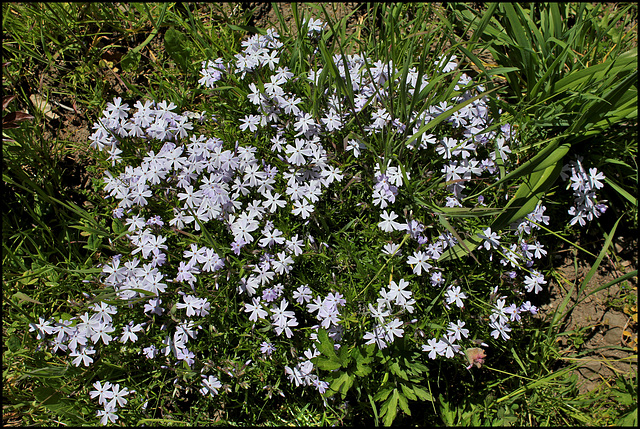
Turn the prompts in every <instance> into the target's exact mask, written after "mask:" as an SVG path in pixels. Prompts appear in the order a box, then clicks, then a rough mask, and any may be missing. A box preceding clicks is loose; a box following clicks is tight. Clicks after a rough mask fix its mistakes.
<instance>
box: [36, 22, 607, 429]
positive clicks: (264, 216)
mask: <svg viewBox="0 0 640 429" xmlns="http://www.w3.org/2000/svg"><path fill="white" fill-rule="evenodd" d="M325 28H326V25H325V24H324V23H323V22H322V21H320V20H313V19H310V20H307V21H306V22H305V23H304V26H303V30H304V31H305V32H306V36H305V43H308V44H310V45H311V46H312V47H313V46H315V45H317V46H320V47H322V45H321V44H322V43H323V42H322V34H323V31H325ZM242 46H243V48H244V49H243V51H242V52H239V53H237V54H235V55H234V56H233V57H231V56H229V57H227V58H215V59H210V60H206V61H204V62H203V63H202V69H201V72H200V76H199V82H198V83H199V85H201V87H203V88H205V89H207V90H208V91H211V94H214V93H215V94H216V95H217V96H218V97H220V99H221V100H222V99H226V102H225V103H222V102H220V103H211V105H210V106H209V107H208V108H207V110H206V111H203V112H201V113H193V112H189V111H185V112H180V111H178V108H177V107H178V106H176V105H175V104H173V103H172V102H171V101H168V100H136V101H128V100H122V99H121V98H116V99H114V100H113V102H110V103H108V104H107V106H106V109H105V110H104V111H103V112H102V117H101V118H100V120H99V121H98V122H97V123H96V124H95V126H94V132H93V134H92V135H91V138H90V140H91V141H90V145H91V147H92V148H94V149H95V150H96V152H97V153H98V154H104V157H103V159H104V160H106V162H107V165H108V171H106V172H105V174H104V188H103V190H104V193H105V195H106V198H105V204H107V205H109V206H110V207H111V209H112V214H113V236H112V237H111V240H110V249H111V252H112V254H111V256H110V257H108V258H107V259H106V260H104V262H103V264H102V265H101V270H102V274H101V275H100V276H99V277H98V278H96V279H95V284H96V285H99V286H97V287H94V288H93V290H91V291H89V290H87V291H86V294H85V299H84V302H85V307H84V309H83V311H82V312H80V313H79V314H76V315H73V316H72V317H70V318H67V319H50V318H49V315H42V316H41V317H40V319H39V322H38V323H34V324H32V326H31V329H32V331H34V335H37V337H38V339H41V340H42V341H43V346H45V347H47V348H48V349H49V350H51V351H52V352H53V353H56V354H60V355H68V358H69V361H70V364H71V365H74V366H76V367H81V368H86V371H88V372H90V373H91V374H92V377H90V385H88V386H87V389H88V392H89V394H90V396H91V398H92V400H93V401H94V403H95V407H96V411H95V413H96V414H95V418H96V421H98V420H99V421H100V423H102V424H108V423H115V422H117V421H118V419H124V421H126V422H136V421H137V422H140V421H143V419H145V418H157V417H162V418H168V416H170V415H171V413H172V411H171V409H169V404H168V403H167V402H164V400H163V399H162V398H163V397H164V396H163V395H169V396H171V397H172V398H182V400H183V401H187V402H188V404H189V406H195V404H197V406H198V409H200V410H204V411H205V412H209V413H211V414H213V411H212V410H217V409H220V408H221V407H222V406H221V404H225V403H227V404H232V403H233V404H236V405H234V407H236V408H241V410H242V412H247V413H248V411H247V408H246V407H249V405H247V401H246V398H247V395H254V394H257V395H259V398H254V399H253V401H254V402H255V403H260V404H262V402H261V401H262V399H263V398H265V399H264V401H276V400H284V401H286V400H294V398H296V397H300V396H301V397H303V398H304V401H305V403H312V404H315V406H318V407H319V408H320V409H322V408H323V407H326V409H328V410H333V408H334V407H335V406H336V404H337V403H339V400H338V399H337V398H338V396H340V397H341V398H342V399H343V400H344V399H345V398H347V397H352V398H355V399H357V401H359V402H361V403H364V404H366V405H364V406H362V407H363V409H364V410H366V412H367V413H368V415H369V416H375V418H376V420H377V419H378V418H381V419H382V420H383V422H384V423H386V424H390V423H391V422H392V421H393V420H394V418H395V417H396V414H397V413H398V411H399V410H402V411H403V412H405V413H407V414H410V413H411V409H410V407H409V401H432V400H433V394H432V392H431V383H432V382H433V368H435V367H434V365H435V364H438V365H443V364H444V365H447V368H450V369H451V370H452V371H464V372H466V371H473V370H474V368H480V367H482V366H483V364H484V361H485V359H486V358H488V356H490V355H491V354H492V353H495V351H496V350H498V349H499V348H500V347H502V345H503V344H505V343H506V342H509V341H510V339H511V336H512V335H515V333H516V332H517V331H518V330H519V329H521V327H522V325H523V324H526V323H528V322H527V320H528V318H530V317H531V315H532V314H535V313H536V312H537V308H536V306H535V305H533V304H532V300H534V298H535V295H536V294H538V293H539V292H541V291H542V290H543V289H544V287H545V285H546V283H547V280H546V279H545V276H544V274H543V273H542V272H541V271H539V270H538V269H536V262H537V261H538V260H540V259H542V258H544V257H545V255H546V254H547V251H546V250H545V247H544V245H543V243H541V242H540V241H539V239H538V235H537V234H538V232H539V231H540V225H548V224H549V221H550V219H549V216H548V214H545V210H546V208H545V205H544V204H543V202H540V203H539V204H538V205H537V206H536V207H535V209H534V210H533V211H532V212H531V213H529V214H527V215H526V216H525V217H523V218H522V219H519V220H517V221H516V222H514V223H512V224H511V225H509V226H508V227H506V228H504V229H502V230H492V229H491V222H490V219H489V218H488V216H491V215H493V214H496V213H499V212H500V208H501V207H503V205H504V202H505V201H506V199H508V198H510V197H511V194H512V193H513V190H512V188H508V187H498V188H496V187H493V188H489V186H490V185H491V184H492V183H494V182H495V181H496V180H497V179H498V178H499V177H501V175H502V176H504V174H505V172H508V171H510V169H511V168H512V167H513V165H514V157H513V156H512V155H513V154H512V149H513V148H516V147H517V146H518V139H517V130H516V127H514V126H512V125H511V124H509V123H504V122H502V121H501V118H500V117H493V115H492V113H491V109H490V107H489V105H488V100H489V99H488V97H489V95H488V94H486V93H485V89H484V87H483V85H481V84H479V83H477V82H474V81H473V80H472V78H471V77H469V76H468V75H467V74H465V73H463V72H461V71H459V70H457V68H458V64H457V62H456V58H455V56H452V55H448V56H441V57H439V58H437V59H436V60H435V61H434V62H433V64H432V65H431V66H430V68H429V69H428V71H429V73H425V70H424V69H423V68H419V69H418V68H415V67H410V68H405V69H399V67H398V66H397V65H396V64H393V63H392V62H384V61H382V60H380V59H378V58H370V57H368V56H367V54H366V53H361V54H349V55H347V54H335V55H333V56H330V57H327V56H326V55H324V56H323V55H316V56H313V57H311V58H310V59H308V60H307V61H306V62H305V63H304V64H303V65H304V67H303V70H299V71H298V72H297V73H296V74H294V73H293V72H292V71H291V69H290V68H289V67H288V66H287V64H290V52H289V49H288V48H289V45H287V44H286V43H285V41H281V40H280V35H279V33H278V32H277V31H276V30H274V29H270V30H267V31H266V32H264V34H255V35H253V36H251V37H248V38H247V39H246V40H244V41H243V42H242ZM312 50H313V48H312ZM316 52H318V51H316ZM328 59H330V60H331V61H330V62H329V63H327V61H326V60H328ZM436 78H437V79H436ZM436 80H437V81H439V82H442V83H446V84H441V85H440V84H439V85H433V84H430V83H432V82H433V81H436ZM399 90H404V91H407V92H408V93H409V95H410V96H411V97H413V96H414V94H417V96H416V98H417V99H418V100H419V101H421V102H420V103H416V106H417V107H416V109H417V110H414V111H410V112H406V111H405V110H403V109H401V108H399V107H398V106H397V104H394V103H393V102H390V100H392V99H393V97H394V94H396V93H397V92H398V91H399ZM434 90H439V91H441V93H439V94H438V95H437V97H434V95H433V91H434ZM225 97H226V98H225ZM394 106H395V107H396V108H398V111H394ZM498 113H499V112H498ZM565 173H566V178H569V177H570V185H571V186H572V187H573V189H574V190H575V192H576V204H575V206H574V207H572V208H571V209H570V211H569V213H568V214H570V215H571V216H573V220H572V221H571V222H572V224H573V223H576V222H578V223H579V224H580V225H583V224H584V223H585V220H591V219H593V217H598V216H599V215H600V214H601V213H602V212H604V210H605V209H606V206H605V205H604V203H603V202H601V201H598V200H597V196H596V193H595V192H596V191H597V189H599V188H600V187H601V186H602V182H601V180H602V179H603V176H602V174H601V173H599V172H598V171H597V170H595V169H593V168H592V169H588V172H587V170H586V169H585V167H583V166H582V164H581V163H580V162H579V161H576V162H574V163H572V164H568V165H567V167H566V171H565ZM486 188H488V189H487V191H486V192H484V191H483V190H484V189H486ZM471 195H474V197H473V198H469V196H471ZM438 207H439V208H441V209H442V210H441V211H437V210H434V208H438ZM446 210H450V211H449V212H452V211H455V210H458V212H462V211H463V210H466V211H467V212H468V213H470V214H471V215H470V216H468V217H461V218H456V219H455V221H454V219H453V218H447V217H446V216H444V215H443V213H447V211H446ZM463 236H465V237H468V236H477V237H479V238H480V239H481V245H480V246H479V247H478V248H477V249H475V250H474V251H473V253H472V256H467V257H465V258H464V260H460V259H455V258H454V259H447V258H444V256H446V255H447V252H448V251H449V250H450V249H452V248H453V247H454V246H456V244H459V243H460V241H461V237H463ZM471 274H473V275H471ZM479 274H481V275H479ZM126 383H129V384H126ZM254 392H257V393H254ZM338 394H339V395H338ZM185 398H186V399H185ZM277 398H280V399H277ZM176 401H177V399H176ZM336 401H338V402H336ZM176 403H177V402H176ZM173 406H174V407H175V406H177V405H175V404H173ZM261 406H262V405H261ZM369 407H371V408H369ZM228 408H233V407H227V409H228Z"/></svg>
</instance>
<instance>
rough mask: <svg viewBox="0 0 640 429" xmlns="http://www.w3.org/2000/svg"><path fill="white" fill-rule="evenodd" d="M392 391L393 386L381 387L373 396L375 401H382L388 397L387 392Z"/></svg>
mask: <svg viewBox="0 0 640 429" xmlns="http://www.w3.org/2000/svg"><path fill="white" fill-rule="evenodd" d="M392 391H393V387H385V388H381V389H380V390H379V391H378V393H376V395H375V396H374V397H373V400H374V401H376V402H380V401H384V400H385V399H387V398H388V397H389V394H390V393H391V392H392Z"/></svg>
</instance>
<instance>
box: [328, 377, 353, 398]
mask: <svg viewBox="0 0 640 429" xmlns="http://www.w3.org/2000/svg"><path fill="white" fill-rule="evenodd" d="M352 384H353V380H352V379H351V377H349V374H348V373H346V372H343V373H341V374H340V376H339V377H338V378H336V379H335V380H333V381H332V382H331V385H330V386H329V389H331V390H332V391H333V392H336V393H337V392H340V394H341V395H342V397H343V398H344V396H345V395H346V392H347V391H348V390H349V388H350V387H351V385H352ZM345 385H346V387H345Z"/></svg>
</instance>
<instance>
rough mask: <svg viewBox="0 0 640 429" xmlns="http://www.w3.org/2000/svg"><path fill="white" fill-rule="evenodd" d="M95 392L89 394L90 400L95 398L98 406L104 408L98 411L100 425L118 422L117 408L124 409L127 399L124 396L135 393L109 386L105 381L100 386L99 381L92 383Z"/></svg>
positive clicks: (117, 385) (117, 386) (114, 385)
mask: <svg viewBox="0 0 640 429" xmlns="http://www.w3.org/2000/svg"><path fill="white" fill-rule="evenodd" d="M93 387H94V388H95V390H92V391H90V392H89V395H90V396H91V398H97V399H98V404H100V405H102V406H104V409H102V410H99V411H98V413H97V415H98V417H100V423H102V424H103V425H106V424H107V423H108V422H111V423H115V422H116V420H118V415H117V414H116V412H117V411H118V406H120V407H124V406H125V405H127V399H126V398H125V396H127V395H129V393H135V392H134V391H129V390H128V389H127V388H124V387H123V388H120V385H119V384H117V383H116V384H113V385H112V384H111V383H110V382H108V381H106V382H104V384H102V383H101V382H100V381H96V382H95V383H93Z"/></svg>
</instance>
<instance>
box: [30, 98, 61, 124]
mask: <svg viewBox="0 0 640 429" xmlns="http://www.w3.org/2000/svg"><path fill="white" fill-rule="evenodd" d="M29 100H31V102H32V103H33V106H34V107H35V108H36V109H38V110H39V111H40V112H42V113H44V115H45V116H46V117H47V118H49V119H58V118H59V117H60V116H58V115H57V114H55V113H53V109H52V107H51V105H50V104H49V103H48V102H47V100H45V99H44V98H43V97H42V96H40V95H39V94H31V95H30V96H29Z"/></svg>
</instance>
